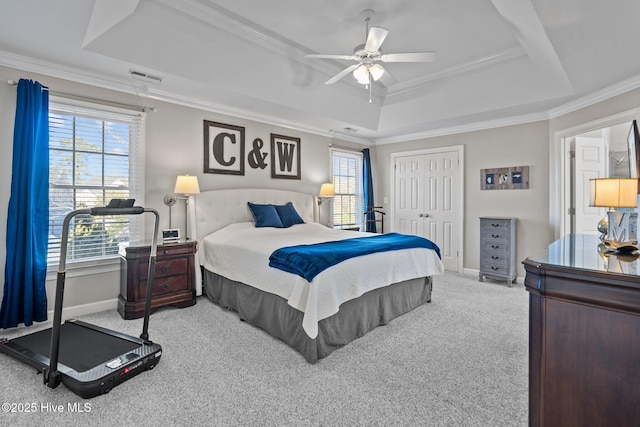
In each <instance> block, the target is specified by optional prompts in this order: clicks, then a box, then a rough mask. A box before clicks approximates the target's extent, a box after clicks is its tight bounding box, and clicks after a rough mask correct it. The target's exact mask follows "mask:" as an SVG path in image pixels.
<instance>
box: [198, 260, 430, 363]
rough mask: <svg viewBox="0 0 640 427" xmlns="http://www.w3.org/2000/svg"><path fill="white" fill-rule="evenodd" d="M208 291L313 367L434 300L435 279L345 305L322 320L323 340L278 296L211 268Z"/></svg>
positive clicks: (396, 287)
mask: <svg viewBox="0 0 640 427" xmlns="http://www.w3.org/2000/svg"><path fill="white" fill-rule="evenodd" d="M203 287H204V288H203V290H204V292H205V293H206V295H207V297H208V298H209V299H210V300H211V301H213V302H214V303H216V304H218V305H220V306H221V307H224V308H227V309H231V310H234V311H236V312H238V315H239V316H240V319H241V320H244V321H246V322H248V323H250V324H252V325H254V326H257V327H259V328H261V329H263V330H265V331H267V332H268V333H269V334H271V335H272V336H274V337H276V338H279V339H281V340H282V341H284V342H285V343H287V344H288V345H289V346H291V347H292V348H293V349H295V350H296V351H298V352H299V353H300V354H302V356H303V357H304V358H305V359H306V360H307V362H309V363H315V362H317V361H318V360H319V359H322V358H323V357H326V356H328V355H329V354H331V353H332V352H333V351H334V350H336V349H338V348H340V347H343V346H344V345H346V344H348V343H349V342H351V341H353V340H355V339H357V338H359V337H361V336H363V335H364V334H366V333H367V332H369V331H370V330H372V329H374V328H376V327H377V326H380V325H385V324H387V323H388V322H389V321H391V320H392V319H394V318H396V317H398V316H400V315H402V314H404V313H407V312H409V311H411V310H413V309H414V308H416V307H418V306H420V305H422V304H424V303H426V302H429V301H431V288H432V278H431V277H422V278H418V279H413V280H407V281H404V282H400V283H395V284H392V285H389V286H385V287H384V288H379V289H374V290H372V291H369V292H367V293H365V294H364V295H362V296H360V297H359V298H356V299H354V300H350V301H347V302H345V303H343V304H342V305H341V306H340V311H338V312H337V313H336V314H334V315H333V316H330V317H328V318H326V319H323V320H321V321H320V322H318V336H317V337H316V338H314V339H312V338H310V337H309V336H308V335H307V334H306V332H305V331H304V329H302V314H303V313H302V312H301V311H299V310H296V309H295V308H293V307H291V306H290V305H289V304H287V301H286V300H285V299H284V298H282V297H280V296H278V295H275V294H271V293H268V292H264V291H261V290H259V289H256V288H254V287H251V286H248V285H245V284H243V283H240V282H236V281H233V280H229V279H227V278H225V277H222V276H220V275H218V274H215V273H212V272H210V271H208V270H206V269H204V271H203Z"/></svg>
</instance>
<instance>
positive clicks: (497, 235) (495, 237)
mask: <svg viewBox="0 0 640 427" xmlns="http://www.w3.org/2000/svg"><path fill="white" fill-rule="evenodd" d="M491 237H493V238H494V239H497V238H498V237H500V235H499V234H492V235H491Z"/></svg>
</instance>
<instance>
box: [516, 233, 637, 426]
mask: <svg viewBox="0 0 640 427" xmlns="http://www.w3.org/2000/svg"><path fill="white" fill-rule="evenodd" d="M598 243H599V240H598V238H597V236H587V235H571V236H566V237H564V238H562V239H560V240H558V241H556V242H554V243H553V244H552V245H550V246H549V250H548V253H547V254H545V255H543V256H540V257H530V258H527V259H526V260H525V261H524V262H523V263H524V267H525V270H526V272H527V274H526V278H525V286H526V289H527V291H529V298H530V300H529V301H530V302H529V322H530V329H529V425H531V426H563V427H571V426H590V427H595V426H607V427H608V426H618V427H619V426H640V275H639V274H638V273H639V272H640V261H638V259H637V256H636V255H616V254H605V253H604V252H603V251H602V250H601V249H600V250H599V248H598Z"/></svg>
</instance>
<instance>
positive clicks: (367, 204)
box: [362, 148, 376, 233]
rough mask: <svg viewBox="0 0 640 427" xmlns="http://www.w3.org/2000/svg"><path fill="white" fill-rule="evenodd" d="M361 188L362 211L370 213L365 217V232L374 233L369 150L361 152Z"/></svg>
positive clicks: (374, 217)
mask: <svg viewBox="0 0 640 427" xmlns="http://www.w3.org/2000/svg"><path fill="white" fill-rule="evenodd" d="M362 172H363V173H362V175H363V176H362V187H363V193H364V211H365V212H367V211H371V212H370V213H368V214H367V215H365V218H364V219H365V231H369V232H371V233H375V232H376V223H375V220H376V214H375V212H373V207H374V206H375V203H373V177H372V176H371V157H369V149H368V148H365V149H364V150H362Z"/></svg>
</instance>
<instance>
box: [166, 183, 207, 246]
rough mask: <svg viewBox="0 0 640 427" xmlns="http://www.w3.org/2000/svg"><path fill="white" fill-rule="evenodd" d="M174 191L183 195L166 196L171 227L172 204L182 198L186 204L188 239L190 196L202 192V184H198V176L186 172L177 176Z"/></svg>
mask: <svg viewBox="0 0 640 427" xmlns="http://www.w3.org/2000/svg"><path fill="white" fill-rule="evenodd" d="M173 192H174V193H177V194H183V195H184V196H183V197H180V196H176V194H167V195H166V196H164V203H165V205H167V206H169V228H171V206H173V205H175V204H176V201H177V200H178V199H182V200H184V201H185V204H184V221H185V227H184V228H185V237H186V240H189V234H188V232H187V227H188V225H189V224H188V212H187V210H188V207H189V196H190V195H192V194H200V186H199V185H198V177H197V176H193V175H189V174H185V175H178V177H177V178H176V186H175V188H174V189H173Z"/></svg>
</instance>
